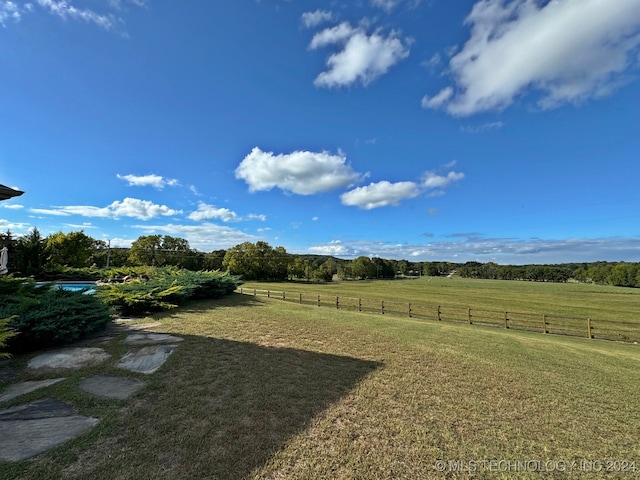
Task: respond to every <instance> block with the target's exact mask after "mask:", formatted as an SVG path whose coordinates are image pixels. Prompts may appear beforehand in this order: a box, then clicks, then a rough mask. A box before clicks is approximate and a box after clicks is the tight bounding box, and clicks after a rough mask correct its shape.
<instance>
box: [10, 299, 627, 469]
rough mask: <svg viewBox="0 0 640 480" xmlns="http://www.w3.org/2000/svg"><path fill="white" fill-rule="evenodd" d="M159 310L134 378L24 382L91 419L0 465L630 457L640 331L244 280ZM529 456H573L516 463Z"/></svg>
mask: <svg viewBox="0 0 640 480" xmlns="http://www.w3.org/2000/svg"><path fill="white" fill-rule="evenodd" d="M154 320H158V321H160V322H161V325H160V326H159V327H157V328H156V329H155V330H157V331H163V332H169V333H173V334H178V335H181V336H183V337H184V338H185V341H184V342H183V343H182V344H181V345H180V346H179V347H178V349H177V350H176V351H175V352H174V354H173V355H172V356H171V357H169V360H168V362H167V363H166V364H165V365H164V366H163V367H162V368H161V369H160V370H159V371H158V372H156V373H155V374H153V375H151V376H150V377H144V378H147V379H148V380H149V381H150V385H149V386H148V387H147V389H146V390H144V391H143V392H141V393H140V394H139V395H138V396H136V397H134V398H133V399H130V400H128V401H124V402H116V401H106V400H94V399H92V398H91V397H90V396H88V395H85V394H81V393H78V392H77V388H76V383H75V382H77V379H78V378H80V377H82V376H83V375H86V374H88V373H95V370H92V371H91V372H78V373H77V374H75V376H72V378H70V379H69V380H68V381H66V382H63V383H62V384H58V385H55V386H53V387H50V388H49V389H45V391H41V392H39V393H32V394H30V396H29V400H32V399H35V398H45V397H47V396H52V395H53V396H56V398H61V399H64V400H67V401H69V402H71V403H73V404H74V405H76V407H77V408H78V410H79V411H80V412H81V413H84V414H91V415H95V416H98V417H99V418H101V424H100V426H99V427H98V428H96V429H94V430H93V431H92V432H91V433H89V434H88V435H85V436H84V437H81V438H80V439H78V440H74V441H72V442H69V443H68V444H65V445H63V446H61V447H58V448H57V449H55V450H53V451H51V452H49V453H47V454H44V455H41V456H39V457H37V458H35V459H33V460H30V461H26V462H20V463H17V464H9V463H0V478H3V479H5V478H6V479H16V478H24V479H36V478H37V479H57V478H87V479H88V478H91V479H133V478H135V479H195V478H197V479H310V480H320V479H322V480H324V479H389V478H399V479H430V478H469V476H470V474H469V473H468V472H460V471H452V470H453V468H450V465H451V466H453V465H459V466H462V467H466V468H471V467H472V466H475V467H474V468H475V470H476V472H474V473H473V478H491V479H494V478H541V477H543V478H602V477H603V472H602V471H597V472H590V471H584V468H583V469H581V468H580V462H581V461H584V460H587V461H589V462H598V461H601V462H603V463H601V464H599V463H592V464H590V465H595V467H594V469H599V468H605V467H606V465H607V464H606V462H607V461H611V462H616V461H617V462H628V463H617V464H616V463H611V465H612V466H613V467H614V468H616V467H615V466H616V465H617V468H621V466H622V465H626V468H627V469H631V468H633V467H632V465H633V462H635V465H636V467H637V468H640V444H639V442H638V427H639V426H640V368H639V367H640V349H639V347H638V346H637V345H631V344H624V343H616V342H606V341H598V340H587V339H580V338H572V337H561V336H550V335H546V336H545V335H541V334H534V333H527V332H516V331H511V330H500V329H483V328H476V327H473V326H469V325H461V324H453V323H445V322H432V321H424V320H417V319H410V318H398V317H387V316H382V315H379V314H366V313H353V312H348V311H344V310H336V309H319V308H317V307H313V306H306V305H297V304H295V303H287V302H282V301H281V300H278V299H266V298H253V297H251V296H247V295H231V296H229V297H226V298H224V299H221V300H218V301H207V302H199V303H194V304H192V305H190V306H188V307H184V308H181V309H179V310H175V311H173V312H170V313H167V314H162V315H158V316H156V317H154ZM142 321H149V319H143V320H142ZM107 349H109V351H113V353H114V354H115V353H121V349H122V347H121V345H120V344H119V342H117V341H113V342H112V343H111V344H109V345H108V346H107ZM26 360H27V359H26V358H16V359H14V360H13V362H14V365H15V367H16V368H20V366H22V365H24V362H25V361H26ZM104 368H105V369H106V371H108V373H114V372H113V370H112V369H111V367H108V366H106V367H104ZM12 405H13V403H12ZM3 408H4V407H3ZM483 460H487V461H489V460H492V461H495V462H498V461H502V463H500V464H494V465H501V467H498V466H495V467H494V468H493V471H489V469H488V467H487V468H483V467H482V466H479V465H483V464H482V463H480V462H482V461H483ZM438 461H444V462H445V463H444V464H440V463H437V462H438ZM534 461H540V462H541V465H542V468H543V469H546V470H552V469H553V468H556V466H557V467H558V468H561V467H562V465H571V462H577V463H576V464H575V466H574V467H573V471H569V467H566V468H564V471H557V470H555V471H547V472H545V473H544V474H543V475H541V473H540V472H532V471H523V467H522V465H528V466H529V468H533V467H531V466H532V465H535V464H533V463H531V462H534ZM449 462H453V463H451V464H450V463H449ZM456 462H460V463H456ZM472 462H478V463H475V464H474V463H472ZM504 462H511V464H512V465H515V464H516V462H520V463H519V464H520V467H514V468H520V471H518V472H516V471H515V470H513V469H511V471H508V468H511V467H507V465H508V464H506V463H504ZM527 462H529V463H527ZM562 462H566V463H562ZM443 465H444V470H445V471H444V472H440V471H439V469H441V468H443V467H442V466H443ZM486 465H487V466H489V465H490V464H486ZM588 465H589V464H588ZM598 465H599V466H600V467H598ZM638 475H639V474H638V472H637V471H636V472H624V473H622V472H613V473H611V474H609V475H608V476H607V478H637V476H638Z"/></svg>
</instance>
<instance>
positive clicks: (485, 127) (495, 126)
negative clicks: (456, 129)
mask: <svg viewBox="0 0 640 480" xmlns="http://www.w3.org/2000/svg"><path fill="white" fill-rule="evenodd" d="M502 127H504V123H503V122H488V123H483V124H482V125H467V126H464V127H460V131H462V132H465V133H483V132H487V131H489V130H500V129H501V128H502Z"/></svg>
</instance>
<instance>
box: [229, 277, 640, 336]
mask: <svg viewBox="0 0 640 480" xmlns="http://www.w3.org/2000/svg"><path fill="white" fill-rule="evenodd" d="M241 288H242V292H243V293H245V294H252V293H253V292H254V290H255V291H256V293H257V294H258V295H262V296H267V295H269V296H272V297H274V298H282V297H283V292H285V295H284V296H285V299H286V300H288V301H291V302H298V303H304V304H310V305H319V306H323V307H331V308H341V309H346V310H352V311H367V312H372V313H374V312H377V313H383V312H384V313H386V314H392V315H397V316H411V317H413V318H423V319H432V320H438V319H440V320H445V321H455V322H464V323H473V324H476V325H490V326H497V327H504V326H505V324H506V326H508V327H509V328H517V329H524V330H529V331H534V332H540V333H542V332H543V329H544V331H545V332H547V333H556V334H570V335H577V336H585V337H587V336H589V332H590V334H591V336H592V337H594V338H603V339H609V340H622V341H632V342H633V341H640V289H631V288H622V287H611V286H602V285H587V284H578V283H563V284H560V283H538V282H518V281H503V280H475V279H463V278H459V277H454V278H444V277H423V278H420V279H413V280H394V281H384V280H379V281H360V282H353V281H348V282H334V283H327V284H322V283H299V282H272V283H266V282H248V283H246V284H244V285H242V287H241ZM238 291H240V289H239V290H238ZM382 302H384V304H383V303H382ZM505 314H506V315H505ZM505 316H506V319H507V321H506V322H505ZM589 327H590V328H589Z"/></svg>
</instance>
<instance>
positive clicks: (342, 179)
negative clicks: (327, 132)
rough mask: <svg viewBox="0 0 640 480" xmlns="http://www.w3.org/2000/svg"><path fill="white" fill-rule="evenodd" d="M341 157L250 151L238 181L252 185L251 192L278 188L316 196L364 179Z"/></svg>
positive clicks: (239, 167) (309, 153) (315, 153)
mask: <svg viewBox="0 0 640 480" xmlns="http://www.w3.org/2000/svg"><path fill="white" fill-rule="evenodd" d="M346 162H347V158H346V157H345V156H344V155H342V154H338V155H332V154H330V153H329V152H326V151H325V152H309V151H295V152H292V153H289V154H278V155H276V154H274V153H273V152H263V151H262V150H260V149H259V148H258V147H255V148H254V149H253V150H251V153H250V154H249V155H247V156H246V157H245V158H244V159H243V160H242V162H240V165H238V168H236V171H235V175H236V178H238V179H242V180H244V181H245V182H247V184H248V185H249V190H250V191H251V192H256V191H260V190H271V189H272V188H274V187H278V188H280V189H281V190H283V191H285V192H291V193H297V194H299V195H313V194H315V193H319V192H327V191H329V190H335V189H337V188H343V187H348V186H349V185H352V184H353V183H355V182H357V181H359V180H360V179H361V175H360V174H358V173H357V172H355V171H354V170H353V169H352V168H351V167H350V166H349V165H348V164H347V163H346Z"/></svg>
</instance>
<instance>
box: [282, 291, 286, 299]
mask: <svg viewBox="0 0 640 480" xmlns="http://www.w3.org/2000/svg"><path fill="white" fill-rule="evenodd" d="M282 300H286V298H285V294H284V292H282Z"/></svg>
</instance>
